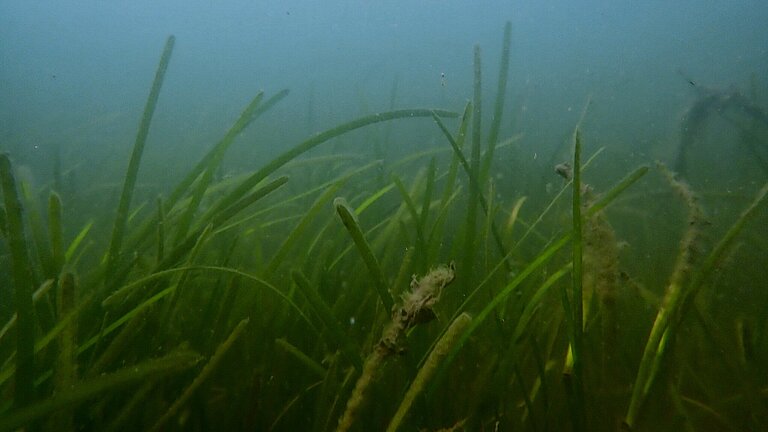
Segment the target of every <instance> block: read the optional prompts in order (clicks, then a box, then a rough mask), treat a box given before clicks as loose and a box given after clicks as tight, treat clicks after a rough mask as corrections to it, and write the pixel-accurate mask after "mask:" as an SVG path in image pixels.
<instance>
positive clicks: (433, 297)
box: [336, 263, 455, 432]
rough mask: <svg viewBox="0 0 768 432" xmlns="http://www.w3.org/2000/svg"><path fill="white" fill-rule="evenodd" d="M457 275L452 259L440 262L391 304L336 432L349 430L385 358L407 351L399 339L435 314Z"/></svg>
mask: <svg viewBox="0 0 768 432" xmlns="http://www.w3.org/2000/svg"><path fill="white" fill-rule="evenodd" d="M454 278H455V268H454V265H453V263H451V264H449V265H447V266H446V265H441V266H439V267H437V268H436V269H433V270H431V271H430V272H429V273H427V274H426V275H425V276H423V277H422V278H421V279H417V278H416V277H415V276H414V278H413V281H411V290H410V291H409V292H406V293H405V294H404V295H403V297H402V303H401V304H399V305H396V306H395V307H394V308H392V321H390V323H389V324H387V325H386V326H385V327H384V330H383V331H382V334H381V339H379V342H378V343H376V345H375V346H374V348H373V351H372V352H371V353H370V354H369V355H368V358H366V359H365V364H364V365H363V371H362V373H361V374H360V377H359V378H358V379H357V383H355V389H354V390H352V395H350V397H349V400H347V408H346V409H345V410H344V414H343V415H342V416H341V418H340V419H339V425H338V427H337V428H336V431H337V432H346V431H348V430H349V428H350V427H352V423H353V422H354V421H355V417H356V415H357V412H358V411H359V409H360V406H361V405H362V403H363V402H364V401H365V393H366V391H367V390H368V388H369V387H370V385H371V383H372V382H373V380H374V378H375V377H376V373H377V371H378V370H379V368H380V367H381V365H382V364H383V363H384V360H385V359H386V358H387V357H389V356H390V355H392V354H395V353H398V354H400V353H403V352H404V347H403V346H402V344H401V343H400V341H401V340H402V339H404V338H405V332H406V331H407V330H408V329H409V328H411V327H414V326H415V325H417V324H423V323H427V322H429V321H432V320H433V319H434V318H435V313H434V311H433V310H432V307H433V306H434V305H435V304H436V303H437V302H438V301H439V300H440V295H441V294H442V290H443V288H445V287H446V286H447V285H448V284H450V283H451V282H453V280H454Z"/></svg>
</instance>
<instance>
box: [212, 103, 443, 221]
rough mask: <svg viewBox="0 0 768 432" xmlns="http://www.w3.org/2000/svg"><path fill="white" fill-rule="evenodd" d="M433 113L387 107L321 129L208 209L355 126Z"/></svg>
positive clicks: (223, 204) (234, 198)
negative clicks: (374, 112)
mask: <svg viewBox="0 0 768 432" xmlns="http://www.w3.org/2000/svg"><path fill="white" fill-rule="evenodd" d="M435 113H436V114H437V115H439V116H442V117H456V113H453V112H450V111H443V110H436V111H435ZM431 115H432V110H428V109H404V110H396V111H387V112H383V113H378V114H371V115H368V116H365V117H361V118H358V119H356V120H352V121H350V122H347V123H344V124H341V125H339V126H336V127H334V128H331V129H328V130H326V131H325V132H321V133H319V134H317V135H315V136H313V137H312V138H309V139H308V140H305V141H303V142H301V143H300V144H298V145H296V146H295V147H293V148H291V149H290V150H288V151H286V152H284V153H283V154H281V155H280V156H278V157H276V158H275V159H273V160H272V161H271V162H269V163H268V164H267V165H265V166H263V167H262V168H261V169H259V170H258V171H256V172H255V173H253V174H252V175H251V176H250V177H248V178H247V179H246V180H244V181H243V182H242V183H241V184H240V185H239V186H238V187H237V188H235V190H233V191H232V192H230V193H229V194H228V195H227V196H225V197H223V198H222V199H221V200H219V201H218V202H217V203H216V204H215V205H214V206H213V207H212V208H211V210H210V211H209V213H217V212H219V211H221V210H222V209H224V208H226V207H228V206H230V205H232V203H233V202H235V201H237V200H238V199H239V197H241V196H242V195H244V194H245V193H246V192H248V191H249V190H250V189H251V188H252V187H253V186H255V185H256V184H258V183H259V182H260V181H262V180H264V179H265V178H266V177H267V176H268V175H270V174H272V173H273V172H275V171H276V170H277V169H278V168H280V167H282V166H283V165H285V164H286V163H288V162H290V161H291V160H293V159H294V158H296V157H297V156H299V155H301V154H303V153H305V152H307V151H309V150H311V149H313V148H315V147H317V146H318V145H320V144H322V143H324V142H326V141H329V140H331V139H333V138H336V137H338V136H340V135H344V134H346V133H348V132H351V131H353V130H356V129H360V128H362V127H364V126H368V125H372V124H375V123H381V122H384V121H389V120H395V119H403V118H417V117H429V116H431Z"/></svg>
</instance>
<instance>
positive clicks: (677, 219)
mask: <svg viewBox="0 0 768 432" xmlns="http://www.w3.org/2000/svg"><path fill="white" fill-rule="evenodd" d="M500 35H501V32H500ZM510 39H511V36H510V29H509V27H508V28H507V29H506V33H505V34H504V37H503V38H502V40H503V41H504V43H503V44H502V49H501V51H500V52H499V53H496V52H492V53H487V52H483V54H482V55H481V52H480V50H479V48H478V49H476V51H475V57H474V63H473V64H474V85H473V86H468V87H467V88H466V89H465V91H464V92H463V94H464V96H465V97H466V99H467V100H468V101H470V102H468V103H466V104H461V103H460V104H447V105H445V106H430V107H427V108H424V107H422V106H419V105H418V104H417V105H415V106H414V107H410V108H409V107H408V106H406V107H405V108H398V109H392V110H388V111H382V112H379V113H375V112H374V111H369V110H365V109H363V110H360V111H359V112H358V113H357V114H356V115H351V116H349V117H348V118H347V119H346V120H341V121H339V122H337V123H336V124H330V125H328V127H327V128H325V129H322V128H318V130H321V129H322V130H321V131H320V132H317V133H311V132H307V133H306V134H303V136H301V137H299V138H296V139H295V140H293V138H292V136H293V135H294V134H296V135H301V133H300V132H301V131H305V130H307V125H309V124H311V123H312V122H313V121H314V120H313V119H315V118H316V117H317V116H318V113H319V112H320V111H321V105H320V104H319V103H316V102H312V101H307V107H306V110H305V111H303V112H304V113H305V114H302V115H295V114H291V113H290V112H288V113H286V111H280V106H281V103H284V99H286V97H287V95H288V92H286V91H283V92H280V91H266V92H263V93H261V92H259V93H257V94H254V95H253V96H252V97H253V99H251V102H250V104H248V105H247V106H244V107H243V111H242V113H241V114H240V116H239V117H238V116H234V117H233V118H232V119H230V121H229V123H230V124H231V125H232V126H231V128H230V129H229V130H228V132H226V133H222V134H220V136H218V137H214V138H213V139H211V144H210V147H209V149H210V150H209V151H208V153H205V156H204V157H202V158H201V159H200V160H199V162H198V161H196V160H193V159H194V158H192V156H190V155H187V154H179V155H178V160H177V163H178V166H176V167H174V169H180V170H182V171H183V172H184V173H185V174H182V175H177V173H175V172H174V173H169V172H168V171H169V170H168V169H167V168H166V167H164V166H163V163H162V162H158V160H162V157H158V156H157V154H153V153H151V152H152V151H153V150H151V149H150V148H147V149H146V150H145V151H146V152H150V153H149V154H150V155H151V156H153V157H154V158H149V161H146V159H147V158H146V156H145V155H143V154H142V149H143V147H144V144H145V139H146V138H147V136H150V137H151V136H152V127H151V126H152V124H153V121H154V120H155V119H154V118H153V112H154V109H155V103H156V101H155V98H156V97H158V96H159V95H160V99H161V100H162V101H163V102H162V103H165V104H173V103H174V100H173V98H171V97H169V98H167V99H163V98H162V95H163V94H164V93H163V91H164V87H165V85H166V84H168V83H166V82H164V76H163V74H164V70H165V68H166V66H167V63H170V64H171V67H172V65H173V55H172V52H173V51H174V40H173V39H172V38H169V39H168V41H167V43H166V46H165V50H164V51H163V54H162V58H161V60H160V62H159V65H158V67H157V71H156V74H155V81H154V86H153V87H152V90H151V91H150V96H149V98H148V101H147V102H146V108H145V110H144V114H143V115H142V116H141V120H140V122H139V124H140V125H139V127H138V130H137V131H134V132H132V133H133V134H135V136H136V139H135V145H134V150H133V154H132V159H131V160H130V162H129V161H128V160H120V161H115V164H114V165H115V166H114V167H112V166H111V165H110V164H89V163H88V162H87V161H86V162H84V163H78V162H77V161H76V160H74V158H72V157H71V156H67V155H66V152H62V153H61V154H57V153H55V152H54V151H52V154H51V156H50V159H51V160H52V161H54V163H52V164H51V165H52V166H53V168H52V169H51V170H50V171H49V172H47V173H40V172H34V173H33V172H31V171H32V170H30V169H28V168H25V167H23V166H22V164H17V163H16V156H15V155H14V153H13V152H12V150H13V147H12V146H9V147H8V148H9V149H10V150H11V152H10V154H8V153H6V154H4V156H3V157H2V160H0V162H2V164H0V168H1V169H2V173H1V174H2V193H3V212H2V215H3V219H2V227H3V230H2V236H1V238H0V266H1V267H0V268H2V271H1V272H0V282H2V288H1V289H2V291H1V292H0V293H1V294H2V296H3V302H2V310H0V318H2V320H1V321H2V324H3V325H4V326H5V327H4V328H3V330H2V334H1V335H0V395H2V398H1V399H0V401H2V403H1V404H0V429H1V430H14V429H17V428H26V429H27V430H57V431H62V430H100V431H103V430H286V431H288V430H290V431H296V430H306V431H326V430H336V429H337V427H339V428H340V429H342V430H345V429H346V428H347V427H349V430H366V431H370V430H387V428H390V430H395V429H396V430H430V431H436V430H478V431H481V430H493V431H495V430H531V431H545V430H575V431H587V430H589V431H593V430H594V431H597V430H600V431H602V430H605V431H610V430H621V429H622V428H624V429H629V430H653V431H660V430H670V431H672V430H696V431H701V430H762V429H763V428H765V427H766V426H768V417H767V416H766V413H768V375H766V368H765V367H764V366H765V364H768V335H767V332H768V289H767V288H766V282H765V280H764V279H765V269H766V268H767V267H768V250H767V248H768V235H766V228H765V227H766V223H768V207H767V206H766V203H765V202H764V201H765V195H766V191H767V189H766V186H765V185H766V182H767V181H768V176H767V175H766V170H768V165H766V160H767V159H768V158H767V157H766V156H767V155H768V152H767V151H766V148H768V147H766V142H768V141H767V137H768V135H767V134H766V132H768V127H767V124H766V123H765V114H764V113H765V100H761V99H760V98H759V97H757V96H755V97H754V98H750V97H748V96H743V93H742V92H740V91H738V90H735V89H734V90H727V91H725V90H723V91H721V92H719V93H707V92H702V93H701V95H700V96H698V97H697V98H696V99H695V101H694V104H693V105H692V109H693V110H695V109H698V110H699V111H700V112H701V115H700V117H698V118H697V120H696V121H690V120H689V121H688V123H687V124H685V125H686V127H687V128H688V129H686V130H690V131H691V134H693V131H694V130H695V132H696V133H695V135H696V139H695V140H691V141H690V142H685V139H683V141H682V142H685V143H684V144H680V145H679V146H678V147H677V148H676V149H672V150H666V153H667V154H670V155H672V156H671V157H669V158H668V161H669V162H668V165H669V167H667V165H664V164H660V163H656V162H655V161H654V160H653V158H651V157H648V155H646V154H642V152H632V151H623V150H621V149H620V148H619V149H616V148H608V147H606V146H601V145H597V144H595V143H594V142H593V136H592V134H591V133H590V130H589V127H588V125H589V120H588V119H590V118H591V116H594V115H596V114H593V113H592V112H591V109H592V108H591V106H590V103H589V102H588V101H585V102H584V107H583V117H582V118H583V119H587V120H585V122H586V123H584V122H582V120H579V121H578V122H576V123H575V124H573V128H572V129H571V130H572V131H573V133H572V134H571V133H569V134H568V136H567V137H566V138H564V139H563V142H562V145H561V146H560V148H559V149H555V150H551V149H546V148H545V149H543V150H542V152H541V153H538V152H537V151H534V152H533V155H532V154H531V153H532V152H531V146H532V145H533V143H532V142H531V140H530V139H529V138H527V136H526V134H525V133H523V132H520V131H524V130H526V129H525V127H524V126H522V125H518V127H517V128H515V127H512V128H511V127H510V125H509V123H508V122H507V123H502V120H501V119H503V118H507V117H508V116H509V114H508V113H510V112H519V106H518V105H516V104H517V103H518V102H516V101H514V100H510V98H509V97H508V92H507V90H506V88H507V87H506V86H507V83H506V81H507V75H508V71H507V69H506V67H505V65H506V64H508V62H509V58H508V56H509V55H510V53H509V44H510ZM483 55H484V56H487V57H492V58H494V62H495V63H494V64H497V65H499V67H498V69H494V70H488V68H483V65H484V61H485V58H483ZM481 79H482V82H481ZM165 81H167V80H165ZM499 81H500V82H499ZM396 82H397V81H395V83H396ZM488 82H490V83H492V84H491V86H490V87H489V86H488V84H487V83H488ZM483 83H485V84H483ZM497 85H498V87H496V86H497ZM756 85H757V86H759V85H765V83H764V82H763V83H757V84H756ZM393 87H394V88H393V90H392V94H391V96H392V99H393V101H396V100H397V98H398V97H400V94H399V93H398V91H397V87H396V85H393ZM483 88H493V89H497V90H496V91H495V92H494V91H485V92H483ZM756 94H760V93H759V92H758V93H756ZM762 94H764V92H763V93H762ZM394 105H396V106H398V107H400V106H401V104H399V103H398V104H394V103H393V106H394ZM580 109H581V108H580ZM262 115H263V116H264V117H262ZM269 116H271V117H269ZM265 119H270V120H269V121H266V120H265ZM110 121H111V122H114V121H115V120H110ZM128 123H130V122H128ZM113 124H114V123H113ZM119 127H121V128H128V127H129V125H127V124H126V125H122V126H119ZM577 131H578V133H577ZM165 133H166V135H170V134H169V133H168V131H167V130H165ZM206 133H208V134H212V135H213V133H212V132H210V131H207V132H206ZM611 134H613V135H617V136H621V131H613V132H611ZM683 135H684V137H685V133H684V134H683ZM286 137H287V138H290V139H291V140H293V141H291V142H292V143H291V144H286V143H285V142H284V138H286ZM164 138H165V139H172V138H173V137H172V136H170V137H169V136H164ZM624 139H625V140H631V137H624ZM240 141H249V142H255V143H256V144H254V145H249V146H239V147H236V146H233V148H232V152H228V150H229V147H230V145H232V144H234V143H238V142H240ZM598 141H599V140H598ZM149 142H150V143H151V142H152V141H151V140H150V141H149ZM402 142H407V143H408V144H402ZM723 147H727V148H729V149H730V150H729V151H728V152H726V153H723V154H720V153H718V149H722V148H723ZM678 153H680V154H682V155H683V156H682V159H681V157H678V156H677V154H678ZM62 155H63V157H62ZM254 155H255V156H254ZM187 159H190V160H189V161H187ZM254 160H256V161H258V163H256V164H254V163H253V161H254ZM681 160H684V161H685V163H684V164H683V163H682V162H681ZM246 161H247V162H246ZM564 163H567V164H568V165H567V166H566V165H559V164H564ZM179 166H180V167H183V168H178V167H179ZM556 166H557V167H558V168H557V169H556ZM126 167H128V168H127V169H126ZM675 169H678V170H680V171H681V172H678V173H674V172H673V170H675ZM93 179H108V180H109V181H106V180H105V181H101V182H97V181H94V180H93ZM574 190H577V191H581V193H579V194H575V196H574V193H573V191H574ZM435 270H437V271H438V272H442V273H439V274H436V273H430V272H434V271H435ZM446 272H450V277H448V276H446ZM428 274H430V275H431V276H430V277H425V275H428ZM428 286H429V287H430V288H427V287H428ZM6 323H8V324H7V325H6ZM340 419H342V420H341V423H340Z"/></svg>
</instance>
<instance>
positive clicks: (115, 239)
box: [105, 36, 176, 284]
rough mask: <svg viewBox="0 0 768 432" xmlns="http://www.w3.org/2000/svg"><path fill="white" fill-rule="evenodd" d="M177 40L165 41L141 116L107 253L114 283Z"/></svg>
mask: <svg viewBox="0 0 768 432" xmlns="http://www.w3.org/2000/svg"><path fill="white" fill-rule="evenodd" d="M175 41H176V38H175V37H173V36H168V39H167V40H166V41H165V48H164V49H163V54H162V56H161V57H160V63H159V64H158V66H157V70H156V71H155V80H154V82H153V83H152V89H151V90H150V92H149V97H148V98H147V104H146V106H145V107H144V114H142V116H141V124H140V125H139V132H138V134H137V135H136V142H135V143H134V145H133V153H132V154H131V160H130V162H129V163H128V171H127V173H126V175H125V183H124V184H123V192H122V193H121V194H120V203H119V204H118V207H117V215H116V216H115V225H114V228H113V229H112V238H111V240H110V242H109V252H108V253H107V264H106V273H105V277H106V279H107V280H108V282H107V283H108V284H109V283H111V282H110V281H109V279H110V278H112V277H113V275H114V272H115V270H116V266H117V263H118V260H119V259H120V254H121V252H122V245H123V236H124V234H125V227H126V222H127V219H128V212H129V210H130V207H131V199H132V198H133V190H134V188H135V186H136V178H137V175H138V172H139V165H140V164H141V156H142V154H143V153H144V145H145V144H146V142H147V136H148V135H149V125H150V123H151V121H152V116H153V114H154V112H155V107H156V106H157V100H158V98H159V96H160V88H161V87H162V86H163V80H164V78H165V72H166V70H167V69H168V63H169V62H170V60H171V54H172V53H173V45H174V43H175Z"/></svg>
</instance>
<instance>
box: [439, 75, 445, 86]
mask: <svg viewBox="0 0 768 432" xmlns="http://www.w3.org/2000/svg"><path fill="white" fill-rule="evenodd" d="M440 85H441V86H442V87H445V72H440Z"/></svg>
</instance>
